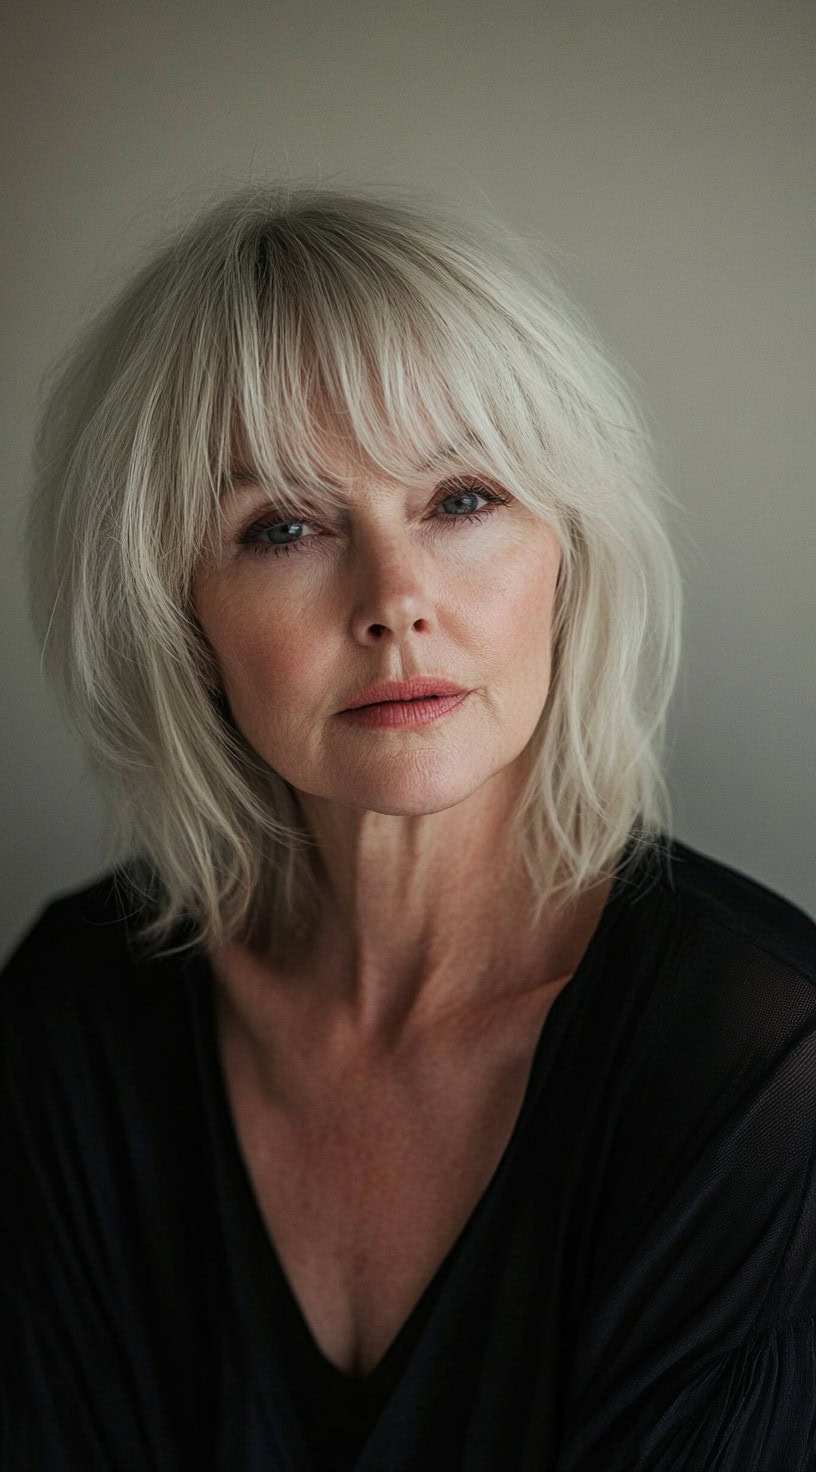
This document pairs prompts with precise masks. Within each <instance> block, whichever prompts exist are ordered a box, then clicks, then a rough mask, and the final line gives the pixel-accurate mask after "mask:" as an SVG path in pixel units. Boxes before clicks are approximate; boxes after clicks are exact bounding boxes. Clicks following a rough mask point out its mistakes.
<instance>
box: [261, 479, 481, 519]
mask: <svg viewBox="0 0 816 1472" xmlns="http://www.w3.org/2000/svg"><path fill="white" fill-rule="evenodd" d="M481 488H483V489H484V491H486V492H487V493H488V494H491V495H495V494H502V495H508V496H509V493H508V492H505V491H503V490H500V488H499V487H498V486H496V485H494V484H493V482H492V481H491V480H490V479H489V478H488V477H487V476H483V475H478V474H477V473H475V472H467V471H459V472H456V473H454V474H452V475H449V476H446V477H444V479H442V480H440V481H437V482H436V483H435V485H434V487H433V490H432V496H436V495H437V493H442V492H444V493H445V494H439V497H438V498H439V500H442V501H444V500H447V498H448V496H450V495H455V494H456V491H457V489H460V490H461V491H462V492H464V491H467V490H473V491H479V490H480V489H481ZM287 516H289V517H290V518H291V519H292V520H293V521H294V520H297V521H303V522H314V523H316V524H317V525H320V524H321V512H320V510H319V508H317V507H311V506H310V505H309V498H308V495H307V494H305V493H304V500H303V501H302V502H301V503H300V504H299V505H298V506H297V509H294V503H293V507H292V509H291V510H289V511H287V510H285V509H284V508H283V507H281V506H280V505H276V504H275V503H274V502H273V501H271V500H270V501H268V502H267V504H266V506H265V508H264V510H262V511H261V512H260V514H258V512H257V511H253V513H252V515H251V517H250V519H249V520H248V521H246V522H242V528H243V531H244V532H247V531H252V529H253V527H255V526H257V525H258V524H259V523H261V522H266V521H269V519H270V518H273V519H277V520H279V521H285V520H286V517H287Z"/></svg>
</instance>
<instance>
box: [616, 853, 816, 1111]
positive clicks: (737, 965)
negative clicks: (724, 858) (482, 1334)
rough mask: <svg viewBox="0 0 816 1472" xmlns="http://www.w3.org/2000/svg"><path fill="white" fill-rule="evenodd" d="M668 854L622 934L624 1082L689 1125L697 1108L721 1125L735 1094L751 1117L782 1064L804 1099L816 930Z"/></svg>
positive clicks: (814, 1058) (700, 861)
mask: <svg viewBox="0 0 816 1472" xmlns="http://www.w3.org/2000/svg"><path fill="white" fill-rule="evenodd" d="M664 842H665V848H664V850H663V851H662V852H661V853H660V855H659V864H658V866H657V869H656V870H655V871H653V872H655V873H656V875H657V877H656V879H654V880H653V882H652V884H651V886H650V887H649V888H647V889H645V890H644V889H641V890H640V891H638V894H637V895H636V896H635V899H634V901H633V903H632V905H631V908H630V911H629V915H630V917H631V923H630V924H629V925H628V926H626V925H624V927H623V928H624V930H625V931H627V937H626V938H627V939H628V937H629V936H631V940H632V945H633V948H634V950H635V951H636V953H637V954H636V956H634V955H633V962H634V964H635V967H636V970H637V974H638V985H637V988H636V991H637V997H636V1001H635V1003H634V1015H635V1022H634V1025H633V1027H632V1028H631V1029H630V1030H629V1032H628V1035H627V1048H628V1051H627V1058H626V1063H627V1070H628V1076H629V1077H630V1078H631V1079H632V1080H633V1081H635V1080H638V1081H640V1083H641V1084H642V1085H643V1086H644V1087H645V1086H646V1083H645V1081H648V1087H649V1089H655V1090H656V1091H657V1094H658V1095H659V1097H660V1100H661V1103H662V1105H664V1106H665V1107H666V1109H667V1111H668V1112H669V1113H672V1114H675V1113H676V1114H677V1115H678V1116H679V1118H680V1119H683V1120H684V1121H686V1122H687V1121H688V1119H689V1118H690V1117H691V1116H692V1115H693V1114H694V1112H695V1106H696V1107H697V1109H699V1111H700V1112H708V1113H709V1114H711V1113H714V1114H716V1113H717V1112H718V1108H719V1104H720V1103H721V1102H722V1101H723V1100H724V1098H725V1095H726V1093H727V1092H728V1089H729V1088H731V1087H733V1088H734V1089H735V1091H736V1093H737V1094H738V1095H740V1097H742V1099H743V1102H744V1103H745V1104H746V1106H747V1103H748V1099H749V1097H750V1094H751V1087H752V1083H753V1085H755V1086H756V1088H757V1090H759V1089H760V1088H761V1087H762V1083H763V1080H765V1079H767V1076H768V1073H769V1072H770V1071H773V1070H774V1069H779V1070H781V1071H782V1072H785V1071H786V1064H785V1059H788V1060H789V1062H788V1065H787V1073H788V1077H789V1085H790V1088H791V1089H794V1090H796V1088H797V1079H798V1086H799V1087H800V1088H801V1075H799V1074H797V1067H796V1065H795V1064H792V1063H791V1062H790V1053H791V1050H792V1049H793V1048H795V1047H798V1048H800V1049H802V1050H804V1051H805V1052H807V1053H809V1055H810V1063H809V1066H808V1067H807V1068H806V1069H805V1072H806V1073H807V1074H808V1075H809V1082H812V1079H813V1071H814V1069H816V922H815V921H814V920H813V919H811V917H810V916H809V915H807V914H806V913H805V911H804V910H802V909H800V907H799V906H798V905H796V904H794V903H793V901H792V900H789V899H786V898H785V897H784V896H782V895H780V894H778V893H777V892H776V891H774V890H773V889H771V888H769V887H768V886H766V885H764V884H762V883H761V882H760V881H759V880H757V879H755V878H753V877H752V876H750V875H748V874H746V873H744V872H742V871H740V870H739V869H737V868H734V867H732V866H731V865H728V864H725V863H723V862H721V861H720V860H718V859H715V858H713V857H711V856H710V855H708V854H704V853H702V852H701V851H699V850H698V849H695V848H692V847H691V846H690V845H688V844H685V843H682V842H680V841H679V840H677V839H671V840H666V841H664ZM640 1102H641V1104H642V1103H643V1102H644V1101H643V1096H641V1099H640ZM804 1102H805V1100H804V1099H802V1100H801V1103H802V1104H804ZM670 1105H671V1106H672V1107H671V1108H670Z"/></svg>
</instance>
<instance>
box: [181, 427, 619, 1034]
mask: <svg viewBox="0 0 816 1472" xmlns="http://www.w3.org/2000/svg"><path fill="white" fill-rule="evenodd" d="M331 448H332V450H333V451H335V453H334V454H333V456H332V458H331V461H330V463H332V465H334V466H336V468H337V472H338V479H341V480H344V481H345V483H346V484H348V485H349V486H350V487H351V488H352V493H351V495H350V502H349V504H350V512H351V515H350V531H349V534H348V535H347V534H346V532H345V530H338V529H337V528H336V527H335V526H334V525H333V524H331V523H330V522H329V521H328V520H327V518H323V522H322V524H321V526H325V525H327V524H328V525H330V526H331V530H330V532H329V533H325V532H324V531H323V530H322V529H319V528H318V529H312V527H311V526H310V527H309V531H308V539H309V540H310V541H311V540H314V543H315V544H314V545H313V546H311V545H310V546H309V547H307V548H304V549H303V550H301V551H298V552H296V553H294V554H293V555H290V556H288V557H276V556H275V554H274V553H272V552H269V553H268V554H267V555H265V556H257V555H256V554H255V551H254V549H253V548H252V547H247V546H240V545H238V544H237V541H236V540H235V538H236V536H237V535H238V534H239V533H240V530H241V529H242V528H244V527H245V526H246V525H249V524H251V521H250V516H249V513H248V511H247V509H246V508H244V512H243V514H242V517H241V521H240V526H239V525H238V524H237V523H236V522H235V520H234V519H233V520H232V521H230V522H228V528H229V537H228V543H227V545H226V546H225V547H224V548H223V551H222V554H221V556H220V557H219V559H218V561H217V563H216V565H215V566H208V567H206V568H202V569H201V571H200V572H199V574H198V575H197V576H196V578H194V582H193V601H194V605H195V609H196V613H197V616H198V619H199V621H200V624H201V627H202V630H203V632H204V634H205V636H206V638H207V639H208V640H209V643H210V645H211V647H212V649H213V651H214V654H215V657H216V660H217V663H218V667H219V670H220V673H221V678H222V682H223V686H224V690H225V693H226V695H227V697H228V700H229V704H230V709H231V712H232V716H233V719H234V720H235V722H236V723H237V725H238V726H239V728H240V729H241V731H242V732H243V734H244V736H245V737H246V739H247V740H248V741H249V742H250V744H251V745H252V746H253V748H254V749H255V750H256V751H257V752H258V753H259V754H260V755H261V757H262V758H263V759H264V760H265V761H266V762H268V763H269V765H270V766H271V767H272V768H273V769H274V770H276V771H277V772H279V773H280V774H281V776H283V777H284V778H285V780H286V781H287V782H289V783H290V784H291V785H292V786H293V788H294V789H295V790H296V791H297V793H298V796H299V800H300V802H301V803H302V806H303V810H304V813H305V815H306V817H307V820H308V822H309V823H310V825H311V826H312V828H313V830H314V832H315V834H316V837H317V839H318V843H319V847H320V852H321V856H322V860H323V864H324V866H325V874H326V899H325V916H324V921H323V924H322V927H321V929H320V932H319V933H318V934H315V935H314V936H312V937H311V938H310V941H309V945H308V952H307V951H304V952H303V954H302V955H301V956H299V957H298V958H297V960H296V961H295V962H293V971H295V972H297V974H298V976H299V978H300V981H301V984H302V982H303V978H304V977H306V978H308V979H309V985H311V986H312V987H315V988H317V987H319V992H320V998H319V1000H320V1007H321V1009H322V1012H323V1014H324V1015H325V1013H326V1012H327V1010H329V1011H331V1014H332V1016H333V1017H334V1019H335V1024H336V1025H339V1027H340V1028H341V1030H345V1033H346V1034H350V1035H353V1036H354V1037H355V1038H356V1039H361V1038H363V1039H369V1040H371V1041H375V1042H376V1041H377V1040H379V1041H380V1042H382V1043H384V1041H385V1040H386V1039H393V1038H395V1037H398V1036H399V1034H400V1033H401V1032H405V1031H406V1030H407V1029H408V1027H409V1025H412V1026H413V1025H415V1026H417V1027H419V1026H422V1025H423V1024H424V1023H425V1022H426V1021H429V1020H431V1019H435V1018H441V1017H443V1016H446V1015H449V1014H451V1013H455V1012H457V1011H459V1010H461V1009H463V1008H471V1009H473V1008H476V1009H479V1008H480V1007H482V1006H484V1005H489V1004H490V1003H491V1001H492V1000H493V999H495V998H496V997H497V996H499V995H501V994H503V993H506V992H507V991H508V988H510V989H512V991H513V992H515V993H516V994H518V993H519V992H521V991H524V990H525V989H528V988H530V987H541V986H546V985H550V986H554V985H555V983H556V981H557V980H558V981H559V982H563V978H564V976H565V974H569V972H571V970H572V969H573V968H574V965H575V964H577V961H578V959H580V955H581V954H582V952H583V949H584V948H585V945H586V940H587V936H586V934H585V929H582V916H583V917H585V916H586V915H587V914H589V910H585V909H583V908H582V906H581V905H579V906H578V909H577V916H574V921H573V923H572V924H570V925H568V926H567V927H566V928H565V927H564V925H563V924H560V923H559V924H558V925H556V924H554V922H553V920H552V918H550V919H547V920H545V921H544V922H543V924H542V928H541V932H540V934H538V935H536V936H530V935H529V934H527V933H526V929H525V925H524V923H523V920H522V916H523V915H524V913H525V884H526V880H525V879H524V877H523V872H522V869H521V866H520V863H519V860H518V856H517V855H511V854H510V853H509V852H508V851H507V840H506V832H507V827H508V819H509V815H510V812H511V810H512V807H513V804H514V801H515V798H516V796H517V794H518V792H519V790H520V786H521V784H522V782H523V780H524V778H525V776H526V771H527V766H526V763H527V758H528V744H529V741H530V738H531V736H532V734H533V732H534V730H535V727H536V724H537V722H538V720H539V717H540V714H541V711H542V709H543V706H544V704H545V701H546V698H547V693H548V689H549V682H550V675H551V658H550V643H551V630H552V618H553V604H554V596H555V588H556V581H557V576H558V569H559V563H560V548H559V543H558V538H557V535H556V533H555V531H554V530H553V529H552V528H551V527H549V526H548V525H547V524H545V523H544V522H542V521H540V520H539V519H538V518H536V517H535V516H534V515H533V514H532V513H531V512H530V511H529V509H527V508H526V507H523V506H521V505H520V504H519V503H518V502H517V501H514V500H511V501H510V503H509V504H508V505H506V506H496V507H495V509H494V510H493V512H492V514H491V515H489V516H487V517H485V518H484V519H483V520H482V522H481V523H480V524H468V525H466V526H460V527H454V526H452V525H448V524H446V523H448V522H451V521H452V520H453V518H454V517H455V515H456V512H455V511H454V512H449V511H443V510H441V509H440V508H439V495H440V489H441V485H442V482H435V483H434V485H433V488H432V491H431V494H430V495H429V496H427V498H426V496H425V495H424V492H423V496H422V498H421V499H420V500H417V499H415V498H413V497H411V498H409V499H406V495H405V490H404V488H403V487H400V486H397V485H396V484H395V485H393V486H389V485H387V484H386V481H385V478H384V477H382V476H377V477H374V476H373V475H371V474H370V473H368V472H366V470H365V469H362V470H360V469H359V467H357V466H354V465H352V464H351V463H350V462H349V460H348V458H347V457H346V456H345V454H344V453H343V452H342V451H338V450H336V445H332V446H331ZM488 488H489V483H488ZM497 489H499V490H501V489H502V488H501V487H497ZM452 494H455V492H453V491H452ZM434 503H436V507H437V509H436V511H434V510H433V505H434ZM460 515H462V516H464V513H460ZM414 674H432V675H434V674H435V675H444V676H446V677H448V678H449V679H453V680H455V681H457V682H458V683H459V684H461V685H462V686H464V687H465V688H467V689H469V690H470V691H471V693H470V695H469V696H468V698H467V700H466V701H465V702H464V703H463V705H462V706H461V707H459V708H458V709H457V710H455V711H454V712H452V713H451V714H449V715H447V716H445V717H443V718H442V719H441V720H440V721H438V722H434V723H432V724H431V725H429V726H424V727H408V728H400V729H396V730H383V729H373V730H372V729H363V728H360V727H356V726H353V725H351V724H350V723H347V722H344V721H343V720H342V719H340V718H338V717H337V715H336V712H337V711H338V710H340V709H342V707H343V706H344V705H346V704H347V703H348V701H349V699H350V698H351V697H352V696H353V695H354V694H355V693H356V692H357V691H358V690H359V689H361V688H362V687H363V686H365V685H368V684H370V683H371V682H373V681H375V680H383V679H407V678H410V677H411V676H412V675H414ZM605 888H606V887H604V889H605ZM597 895H598V889H597V887H596V889H595V890H594V891H592V892H591V893H590V894H589V895H588V896H587V900H586V903H587V905H588V906H590V907H591V908H592V914H593V915H594V914H595V910H596V907H597ZM576 926H577V929H576ZM576 937H578V939H576ZM213 959H214V961H217V962H218V963H219V964H218V967H217V969H218V971H219V972H220V974H221V975H222V977H223V976H227V975H229V976H231V977H232V978H233V985H234V987H235V989H236V995H235V997H234V999H233V1000H235V1001H237V1000H238V992H240V993H241V1000H242V1003H243V1005H244V1007H245V1009H249V1010H250V1011H251V1012H252V1016H253V1018H254V1023H253V1025H254V1028H255V1030H256V1031H257V1030H263V1023H262V1016H263V1015H264V1009H265V1007H266V1006H267V1003H268V993H269V991H270V986H269V983H270V975H269V973H267V972H266V971H265V968H264V964H263V961H262V960H258V959H257V958H254V959H253V958H250V957H249V955H248V954H247V953H246V952H243V951H241V950H240V949H239V948H238V947H237V946H236V945H230V946H225V947H224V948H223V949H222V951H221V953H220V954H219V955H218V956H217V957H214V958H213ZM318 979H319V980H318ZM275 980H276V982H277V983H278V984H279V983H280V976H279V975H276V977H275Z"/></svg>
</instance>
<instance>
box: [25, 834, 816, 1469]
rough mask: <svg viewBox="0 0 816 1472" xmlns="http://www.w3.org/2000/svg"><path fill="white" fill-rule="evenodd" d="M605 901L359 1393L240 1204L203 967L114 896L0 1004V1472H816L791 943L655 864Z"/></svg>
mask: <svg viewBox="0 0 816 1472" xmlns="http://www.w3.org/2000/svg"><path fill="white" fill-rule="evenodd" d="M622 870H623V866H621V867H620V868H619V871H618V876H617V879H616V882H615V886H614V888H613V890H612V893H611V895H610V897H609V900H608V902H607V905H606V908H605V910H604V912H603V915H602V917H601V920H600V922H599V924H598V927H597V929H596V931H595V933H594V935H593V937H592V940H591V942H590V944H589V947H588V949H587V951H586V953H585V955H584V957H583V959H582V961H581V963H580V965H579V967H578V969H577V971H576V972H575V974H574V976H573V978H572V980H571V981H570V983H569V984H568V985H567V986H566V987H565V988H564V989H563V990H562V991H561V992H560V993H559V995H558V997H557V999H556V1001H555V1003H554V1005H553V1007H552V1008H551V1010H550V1012H549V1014H548V1017H547V1019H546V1021H545V1023H544V1026H543V1028H542V1029H541V1031H540V1033H539V1036H538V1038H537V1040H536V1046H535V1053H534V1057H533V1061H532V1065H531V1068H530V1073H529V1077H528V1079H527V1085H526V1092H525V1096H524V1102H523V1105H522V1108H521V1111H520V1113H519V1116H518V1119H517V1121H516V1125H515V1128H514V1131H513V1134H512V1136H511V1139H510V1141H509V1144H508V1146H507V1149H506V1150H505V1153H504V1155H503V1156H502V1159H501V1162H500V1164H499V1166H498V1168H497V1170H496V1172H495V1174H494V1176H493V1178H492V1180H491V1181H490V1183H489V1185H488V1187H487V1189H486V1190H485V1192H484V1194H483V1195H482V1197H481V1198H480V1200H479V1201H478V1203H477V1204H476V1206H475V1207H474V1210H473V1212H472V1214H471V1216H470V1218H469V1219H468V1222H467V1224H466V1226H465V1227H464V1229H463V1231H462V1232H461V1234H460V1236H459V1238H458V1239H457V1241H456V1242H455V1243H454V1244H453V1246H452V1248H451V1250H450V1252H449V1253H448V1255H447V1257H446V1258H445V1260H444V1262H442V1263H440V1264H439V1268H438V1270H437V1272H436V1274H435V1275H434V1277H433V1279H432V1280H431V1282H430V1283H429V1284H428V1285H427V1288H426V1290H425V1292H424V1294H423V1295H422V1297H421V1299H420V1300H419V1302H418V1303H417V1305H416V1307H415V1309H414V1312H413V1313H412V1314H411V1315H410V1317H409V1319H408V1320H407V1322H406V1324H405V1325H404V1326H403V1328H402V1330H401V1331H400V1333H399V1334H398V1335H397V1337H396V1339H395V1340H394V1342H393V1343H392V1345H391V1347H390V1348H389V1350H388V1351H387V1353H386V1354H385V1356H384V1358H383V1359H382V1361H381V1362H380V1364H379V1365H378V1366H377V1367H376V1369H375V1371H374V1372H373V1374H372V1375H371V1376H368V1377H366V1378H365V1379H363V1380H356V1379H354V1378H353V1377H351V1376H348V1375H345V1374H344V1373H343V1372H341V1371H340V1370H338V1369H337V1368H336V1367H335V1366H334V1365H332V1364H331V1363H330V1362H329V1361H328V1360H327V1359H326V1358H325V1356H324V1355H322V1353H321V1351H320V1350H319V1348H318V1346H317V1345H316V1344H315V1342H314V1340H313V1338H312V1336H311V1333H310V1331H309V1329H308V1325H307V1324H306V1321H305V1319H304V1317H303V1315H302V1314H301V1312H300V1309H299V1306H298V1304H297V1302H296V1300H295V1298H294V1296H293V1294H292V1292H291V1289H290V1287H289V1285H288V1283H287V1281H286V1278H285V1276H284V1274H283V1270H282V1267H281V1264H280V1262H279V1261H278V1259H277V1256H276V1253H275V1250H274V1245H273V1244H272V1242H271V1240H270V1238H269V1234H268V1232H267V1230H266V1228H265V1226H264V1223H263V1219H262V1217H261V1214H260V1211H259V1209H258V1206H257V1203H256V1201H255V1198H254V1195H253V1192H252V1187H251V1183H250V1178H249V1175H248V1173H247V1171H246V1168H245V1166H244V1163H243V1159H242V1156H241V1151H240V1145H239V1142H238V1139H237V1135H236V1133H235V1130H234V1128H233V1122H232V1118H231V1115H230V1111H229V1106H228V1103H227V1097H226V1092H225V1089H224V1082H223V1077H222V1074H221V1070H220V1063H219V1060H218V1054H217V1049H216V1033H215V1014H214V1008H213V1001H214V985H215V983H214V981H213V977H212V972H211V970H210V968H209V965H208V963H207V960H206V957H205V955H204V954H203V953H202V952H201V951H196V952H194V953H193V954H190V955H188V956H186V957H176V958H170V959H165V960H164V961H152V962H148V961H146V960H144V958H143V957H141V956H140V953H139V950H138V946H137V944H136V941H135V938H134V935H133V934H132V927H130V926H129V925H128V919H127V916H126V914H125V913H124V912H123V909H122V904H121V901H120V900H119V899H118V898H117V890H116V888H115V886H114V883H113V877H114V876H113V875H112V874H107V875H105V876H103V878H102V879H100V880H99V881H98V882H97V883H95V884H92V885H90V886H88V887H87V888H85V889H82V890H78V891H75V892H73V893H70V894H67V895H64V896H62V897H60V898H57V899H56V900H54V901H53V902H52V903H51V904H49V905H47V906H46V907H45V908H44V909H43V911H42V913H41V914H40V916H39V917H38V919H37V920H36V922H35V923H34V924H33V925H32V927H31V928H30V930H29V932H28V933H27V935H26V936H25V937H24V939H23V940H22V941H21V942H20V944H19V945H18V948H17V949H16V951H15V952H14V954H13V955H12V957H11V959H10V960H9V962H8V963H7V965H6V967H5V969H4V971H3V972H2V974H0V1043H1V1044H2V1171H3V1204H2V1252H0V1272H2V1299H3V1302H2V1311H3V1344H2V1366H1V1367H0V1411H2V1432H1V1433H0V1465H1V1466H2V1468H3V1472H192V1469H195V1472H339V1469H341V1468H342V1469H348V1472H351V1469H356V1472H816V923H814V921H813V919H811V918H810V917H809V916H808V915H806V914H805V913H804V912H803V911H802V910H801V909H799V908H798V907H797V906H795V905H793V904H792V903H790V902H789V901H788V900H785V899H783V898H782V897H781V896H779V895H777V894H775V893H773V892H772V891H771V890H769V889H767V888H766V887H764V886H763V885H761V884H759V883H757V882H756V881H755V880H752V879H750V878H749V877H748V876H746V875H744V874H741V873H739V872H737V871H735V870H734V869H731V868H728V867H727V866H725V865H723V864H720V863H718V862H717V861H716V860H714V859H713V858H711V857H708V856H706V855H704V854H702V853H700V852H698V851H697V850H694V849H692V848H690V847H689V846H687V845H684V844H682V843H680V842H679V841H677V840H671V841H670V840H668V839H664V840H663V847H662V848H659V849H654V850H650V851H648V852H647V853H646V854H644V855H642V856H641V858H640V860H639V862H638V865H637V867H636V868H635V869H633V870H632V869H630V870H628V871H627V872H626V874H625V876H624V873H623V872H622Z"/></svg>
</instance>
